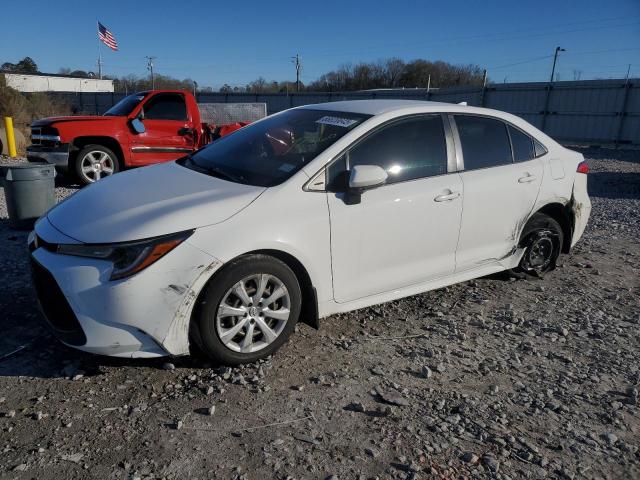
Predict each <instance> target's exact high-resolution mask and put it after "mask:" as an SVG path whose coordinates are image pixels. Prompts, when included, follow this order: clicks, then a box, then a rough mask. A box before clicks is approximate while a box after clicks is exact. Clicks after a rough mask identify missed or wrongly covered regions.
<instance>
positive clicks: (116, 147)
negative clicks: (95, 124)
mask: <svg viewBox="0 0 640 480" xmlns="http://www.w3.org/2000/svg"><path fill="white" fill-rule="evenodd" d="M71 144H72V145H73V151H72V154H73V155H74V158H73V159H74V160H75V156H76V155H77V154H78V152H79V151H80V150H82V149H83V148H84V147H86V146H87V145H102V146H103V147H107V148H108V149H109V150H111V151H112V152H113V153H115V154H116V156H117V157H118V159H117V160H118V163H119V164H120V169H123V168H124V153H123V152H122V147H121V146H120V143H118V141H117V140H116V139H115V138H113V137H99V136H91V137H77V138H74V139H73V142H71Z"/></svg>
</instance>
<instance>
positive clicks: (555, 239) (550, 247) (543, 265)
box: [514, 213, 563, 276]
mask: <svg viewBox="0 0 640 480" xmlns="http://www.w3.org/2000/svg"><path fill="white" fill-rule="evenodd" d="M562 241H563V233H562V227H560V224H559V223H558V222H557V221H555V220H554V219H553V218H551V217H549V216H548V215H545V214H543V213H536V214H534V215H533V216H532V217H531V219H530V220H529V222H527V224H526V225H525V227H524V230H523V231H522V235H521V237H520V243H519V246H520V247H523V248H524V249H525V251H524V255H523V256H522V259H521V260H520V264H519V265H518V267H516V268H515V269H514V271H515V272H516V273H526V274H529V275H535V276H542V275H544V274H545V273H546V272H548V271H550V270H553V269H554V268H555V267H556V262H557V260H558V257H559V256H560V250H561V248H562Z"/></svg>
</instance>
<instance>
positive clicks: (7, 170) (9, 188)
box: [2, 163, 56, 230]
mask: <svg viewBox="0 0 640 480" xmlns="http://www.w3.org/2000/svg"><path fill="white" fill-rule="evenodd" d="M2 176H3V181H2V185H3V187H4V197H5V199H6V201H7V210H8V212H9V221H10V223H11V227H12V228H14V229H16V230H31V229H32V228H33V224H34V223H35V221H36V220H37V219H38V218H39V217H41V216H42V215H43V214H44V213H45V212H46V211H47V210H49V209H50V208H51V207H52V206H53V205H55V203H56V195H55V176H56V170H55V167H54V166H53V165H50V164H48V163H22V164H18V165H3V166H2Z"/></svg>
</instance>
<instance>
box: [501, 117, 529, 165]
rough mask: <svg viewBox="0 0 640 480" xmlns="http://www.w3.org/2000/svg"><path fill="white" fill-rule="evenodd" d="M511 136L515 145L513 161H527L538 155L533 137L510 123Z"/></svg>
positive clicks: (513, 145) (512, 144)
mask: <svg viewBox="0 0 640 480" xmlns="http://www.w3.org/2000/svg"><path fill="white" fill-rule="evenodd" d="M507 128H508V129H509V136H510V137H511V146H512V147H513V161H514V162H526V161H527V160H531V159H533V158H535V157H536V150H535V147H534V145H533V138H531V137H530V136H529V135H527V134H526V133H524V132H521V131H520V130H518V129H517V128H515V127H512V126H511V125H509V126H508V127H507Z"/></svg>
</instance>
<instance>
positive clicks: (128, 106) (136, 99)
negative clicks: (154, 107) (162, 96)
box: [104, 92, 147, 117]
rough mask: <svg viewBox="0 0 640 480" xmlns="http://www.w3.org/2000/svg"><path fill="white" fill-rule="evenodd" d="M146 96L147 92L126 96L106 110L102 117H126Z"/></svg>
mask: <svg viewBox="0 0 640 480" xmlns="http://www.w3.org/2000/svg"><path fill="white" fill-rule="evenodd" d="M146 95H147V92H141V93H134V94H133V95H128V96H126V97H124V98H123V99H122V100H120V101H119V102H118V103H116V104H115V105H114V106H113V107H111V108H110V109H109V110H107V111H106V112H105V113H104V115H105V116H107V117H126V116H127V115H129V114H130V113H131V112H132V111H133V109H134V108H136V107H137V106H138V104H139V103H140V102H141V101H142V100H143V99H144V97H145V96H146Z"/></svg>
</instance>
